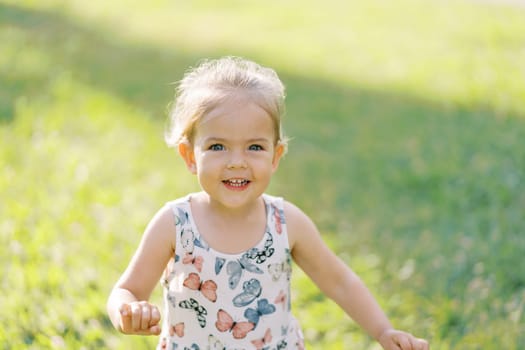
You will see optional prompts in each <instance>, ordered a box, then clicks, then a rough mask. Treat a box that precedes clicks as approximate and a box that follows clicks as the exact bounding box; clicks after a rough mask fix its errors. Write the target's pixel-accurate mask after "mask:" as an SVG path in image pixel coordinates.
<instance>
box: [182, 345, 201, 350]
mask: <svg viewBox="0 0 525 350" xmlns="http://www.w3.org/2000/svg"><path fill="white" fill-rule="evenodd" d="M200 349H201V348H200V347H199V346H198V345H197V344H195V343H193V344H191V347H190V348H188V347H187V346H185V347H184V350H200Z"/></svg>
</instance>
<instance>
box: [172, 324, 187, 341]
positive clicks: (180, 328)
mask: <svg viewBox="0 0 525 350" xmlns="http://www.w3.org/2000/svg"><path fill="white" fill-rule="evenodd" d="M175 334H177V336H178V337H179V338H182V337H184V322H180V323H177V324H176V325H172V326H170V335H171V336H172V337H173V336H174V335H175Z"/></svg>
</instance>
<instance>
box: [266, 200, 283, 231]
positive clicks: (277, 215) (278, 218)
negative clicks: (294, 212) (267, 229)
mask: <svg viewBox="0 0 525 350" xmlns="http://www.w3.org/2000/svg"><path fill="white" fill-rule="evenodd" d="M270 207H271V208H272V214H273V219H274V221H275V231H277V233H278V234H281V233H283V224H285V223H286V222H285V221H284V211H283V210H282V209H279V208H277V207H276V206H275V205H273V204H272V205H270Z"/></svg>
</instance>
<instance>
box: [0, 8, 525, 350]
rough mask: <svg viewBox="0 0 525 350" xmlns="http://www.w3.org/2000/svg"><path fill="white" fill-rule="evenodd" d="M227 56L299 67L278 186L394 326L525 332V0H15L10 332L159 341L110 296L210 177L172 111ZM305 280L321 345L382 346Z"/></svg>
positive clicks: (4, 171)
mask: <svg viewBox="0 0 525 350" xmlns="http://www.w3.org/2000/svg"><path fill="white" fill-rule="evenodd" d="M223 55H236V56H243V57H246V58H249V59H252V60H255V61H257V62H259V63H261V64H263V65H267V66H270V67H272V68H274V69H275V70H276V71H277V72H278V74H279V75H280V77H281V78H282V80H283V81H284V83H285V85H286V87H287V95H288V97H287V115H286V117H285V121H284V123H285V130H286V132H287V134H288V135H289V136H290V137H292V141H291V143H290V147H289V152H288V154H287V155H286V157H285V159H284V160H283V161H282V162H281V167H280V169H279V171H278V172H277V174H276V176H275V177H274V180H273V182H272V185H271V188H270V189H269V193H271V194H275V195H281V196H284V197H286V198H287V199H288V200H290V201H292V202H294V203H295V204H297V205H298V206H299V207H301V208H302V209H303V210H305V211H306V212H307V213H308V214H309V215H310V216H311V217H312V218H313V219H314V221H315V222H316V223H317V224H318V226H319V228H320V230H321V231H322V232H323V237H324V239H325V240H326V241H327V242H328V244H329V245H330V246H331V247H332V248H333V249H334V250H335V251H336V252H337V253H338V254H339V255H340V256H341V258H343V259H344V260H345V261H346V262H347V263H348V264H349V265H350V266H351V267H352V268H353V269H354V270H355V271H356V272H357V273H358V274H360V275H361V277H362V278H363V279H364V280H365V282H366V283H367V284H368V285H369V287H370V289H371V290H372V291H373V293H374V294H375V295H376V296H377V298H378V301H379V302H380V304H381V305H382V307H383V308H384V309H385V311H386V312H387V313H388V315H389V316H390V317H391V319H392V322H393V323H394V324H395V325H396V326H397V327H398V328H401V329H406V330H409V331H411V332H413V333H415V334H417V335H420V336H422V337H426V338H428V339H429V340H430V342H431V345H432V346H431V347H432V348H433V349H440V350H447V349H462V350H465V349H507V350H511V349H524V348H525V322H524V317H525V316H524V315H523V312H524V309H525V260H524V259H523V255H524V253H525V232H524V231H525V214H524V213H525V144H524V140H525V104H524V101H525V5H524V2H523V1H467V0H456V1H437V0H398V1H385V0H369V1H336V0H325V1H322V2H318V1H299V0H284V1H274V0H268V1H264V2H260V1H233V0H231V1H221V2H217V1H211V0H210V1H201V0H197V1H176V0H172V1H168V0H154V1H148V2H144V1H132V0H127V1H124V0H115V1H111V2H106V1H90V2H88V1H80V0H78V1H73V0H72V1H65V0H64V1H60V0H40V1H32V0H16V1H15V0H13V1H5V0H1V1H0V266H2V271H3V272H2V274H1V275H0V276H1V277H0V283H1V285H0V288H1V295H2V297H1V298H0V310H2V311H1V312H0V344H2V345H1V348H2V349H130V348H131V349H150V348H153V346H154V345H155V343H156V338H144V337H143V338H141V337H134V336H123V335H120V334H118V333H117V332H116V331H115V330H114V329H113V328H112V327H111V325H110V323H109V321H108V318H107V316H106V312H105V302H106V298H107V296H108V293H109V291H110V289H111V287H112V285H113V284H114V283H115V282H116V280H117V278H118V277H119V275H120V273H122V271H123V270H124V268H125V267H126V265H127V263H128V261H129V259H130V257H131V255H132V253H133V252H134V250H135V248H136V246H137V244H138V242H139V240H140V237H141V234H142V232H143V230H144V228H145V226H146V224H147V222H148V221H149V219H150V218H151V216H152V215H153V214H154V213H155V212H156V211H157V210H158V208H159V207H161V206H162V205H163V204H164V203H165V202H166V201H168V200H171V199H174V198H177V197H179V196H182V195H184V194H186V193H188V192H190V191H194V190H197V183H196V181H195V179H194V178H193V177H192V176H191V175H190V174H189V173H188V172H187V171H186V169H185V168H184V167H183V163H182V162H181V161H180V160H179V158H178V156H177V155H176V153H175V152H174V151H173V150H171V149H168V148H167V147H166V146H165V144H164V142H163V130H164V125H165V120H166V111H167V106H168V104H169V102H170V100H171V99H172V96H173V92H174V85H173V83H174V82H176V81H178V80H179V79H180V78H181V77H182V74H183V72H184V71H185V70H186V69H187V68H188V67H189V66H194V65H196V64H197V63H198V62H199V60H201V59H203V58H215V57H220V56H223ZM293 289H294V299H293V306H294V309H295V313H296V315H297V316H298V318H299V319H300V321H301V323H302V325H303V328H304V331H305V336H306V340H307V345H308V348H309V349H367V350H371V349H375V350H377V349H379V347H378V345H377V344H375V343H374V342H373V341H372V340H371V339H370V338H369V337H368V336H367V335H366V334H365V333H363V331H362V330H361V329H360V328H359V327H358V326H357V325H356V324H355V323H354V322H353V321H352V320H351V319H349V318H348V317H347V316H345V315H344V314H343V312H341V311H340V310H339V309H338V308H337V306H336V305H335V304H333V303H332V302H331V301H329V300H327V299H326V298H325V297H324V296H323V295H322V294H321V293H320V292H319V290H318V289H317V288H316V287H315V286H314V285H313V284H312V283H311V282H310V281H309V280H308V279H307V278H306V277H305V276H304V275H303V274H302V272H301V271H300V270H298V269H296V270H295V272H294V278H293ZM350 297H351V296H350ZM154 300H157V301H158V300H160V288H159V289H158V290H157V291H156V294H155V296H154Z"/></svg>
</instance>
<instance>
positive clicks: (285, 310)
mask: <svg viewBox="0 0 525 350" xmlns="http://www.w3.org/2000/svg"><path fill="white" fill-rule="evenodd" d="M263 199H264V203H265V208H266V216H267V220H266V230H265V233H264V235H263V238H262V239H261V241H260V242H259V243H257V244H256V245H255V246H254V247H252V248H250V249H248V250H247V251H245V252H241V253H239V254H225V253H222V252H219V251H216V250H214V249H213V248H211V247H209V246H208V244H207V243H206V242H205V241H204V239H203V237H201V235H200V234H199V232H198V230H197V226H196V224H195V221H194V219H193V216H192V212H191V206H190V201H191V194H189V195H187V196H186V197H183V198H180V199H177V200H175V201H172V202H168V203H167V205H168V206H169V207H170V208H171V210H172V212H173V215H174V218H175V225H176V235H177V236H176V248H175V254H174V257H173V259H171V260H170V262H169V264H168V266H167V267H166V271H165V275H164V277H163V279H162V281H161V283H162V285H163V289H164V290H163V294H164V319H163V327H162V333H161V336H160V339H159V344H158V346H157V349H167V350H175V349H176V350H184V349H188V350H208V349H210V350H215V349H220V350H223V349H224V350H230V349H232V350H241V349H245V350H248V349H257V350H262V349H264V350H278V349H293V350H295V349H304V343H303V336H302V333H301V330H300V327H299V324H298V322H297V320H296V319H295V318H294V317H293V316H292V314H291V311H290V277H291V272H292V269H291V255H290V249H289V245H288V234H287V231H286V221H285V218H284V212H283V200H282V198H278V197H273V196H269V195H266V194H264V195H263Z"/></svg>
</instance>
